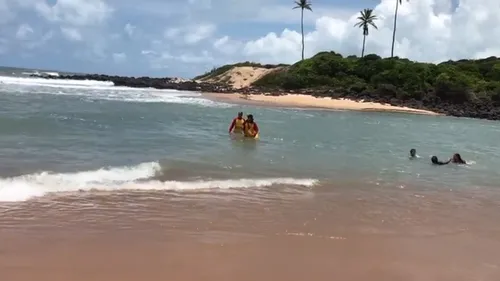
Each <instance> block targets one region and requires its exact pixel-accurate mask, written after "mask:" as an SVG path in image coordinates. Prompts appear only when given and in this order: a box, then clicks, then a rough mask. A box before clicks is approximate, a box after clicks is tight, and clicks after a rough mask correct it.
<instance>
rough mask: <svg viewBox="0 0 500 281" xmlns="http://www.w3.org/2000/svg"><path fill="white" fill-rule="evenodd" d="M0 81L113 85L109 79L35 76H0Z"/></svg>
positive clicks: (54, 84)
mask: <svg viewBox="0 0 500 281" xmlns="http://www.w3.org/2000/svg"><path fill="white" fill-rule="evenodd" d="M0 83H2V84H14V85H31V86H48V85H51V86H114V85H115V84H114V83H113V82H111V81H95V80H69V79H46V78H36V77H10V76H0Z"/></svg>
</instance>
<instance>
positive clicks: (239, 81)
mask: <svg viewBox="0 0 500 281" xmlns="http://www.w3.org/2000/svg"><path fill="white" fill-rule="evenodd" d="M279 69H281V68H280V67H277V68H273V69H267V68H263V67H253V66H236V67H233V68H231V69H230V70H228V71H226V72H224V73H222V74H220V75H217V76H215V77H210V78H208V79H206V80H204V79H202V80H203V81H205V82H225V83H228V84H229V85H231V86H233V88H234V89H241V88H245V87H249V86H250V85H251V84H252V83H253V82H255V81H257V80H258V79H259V78H261V77H262V76H264V75H266V74H268V73H270V72H273V71H277V70H279Z"/></svg>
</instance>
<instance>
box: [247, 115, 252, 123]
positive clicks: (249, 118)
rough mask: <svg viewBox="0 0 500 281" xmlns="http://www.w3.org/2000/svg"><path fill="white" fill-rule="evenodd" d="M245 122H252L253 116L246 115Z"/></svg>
mask: <svg viewBox="0 0 500 281" xmlns="http://www.w3.org/2000/svg"><path fill="white" fill-rule="evenodd" d="M247 121H248V122H253V115H252V114H248V115H247Z"/></svg>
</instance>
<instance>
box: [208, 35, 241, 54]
mask: <svg viewBox="0 0 500 281" xmlns="http://www.w3.org/2000/svg"><path fill="white" fill-rule="evenodd" d="M241 46H242V43H241V42H239V41H237V40H232V39H231V38H230V37H229V36H227V35H226V36H224V37H221V38H219V39H217V40H216V41H215V42H214V44H213V47H214V48H215V49H216V50H217V51H219V52H221V53H223V54H225V55H232V54H235V53H236V52H237V51H238V50H240V48H241Z"/></svg>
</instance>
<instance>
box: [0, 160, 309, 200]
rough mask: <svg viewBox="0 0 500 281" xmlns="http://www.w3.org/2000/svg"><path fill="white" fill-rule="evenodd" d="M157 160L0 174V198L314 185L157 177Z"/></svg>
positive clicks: (301, 181)
mask: <svg viewBox="0 0 500 281" xmlns="http://www.w3.org/2000/svg"><path fill="white" fill-rule="evenodd" d="M160 171H161V166H160V164H159V163H158V162H148V163H141V164H139V165H136V166H130V167H128V166H124V167H109V168H101V169H98V170H93V171H82V172H76V173H50V172H41V173H36V174H28V175H22V176H18V177H11V178H0V202H19V201H26V200H29V199H31V198H34V197H40V196H44V195H46V194H52V193H54V194H57V193H67V192H78V191H91V190H101V191H121V190H174V191H175V190H177V191H186V190H203V189H229V188H251V187H267V186H272V185H276V184H286V185H302V186H313V185H314V184H316V182H317V180H315V179H296V178H255V179H251V178H244V179H223V180H198V181H159V180H156V179H154V177H155V176H156V175H157V174H158V173H160Z"/></svg>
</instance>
